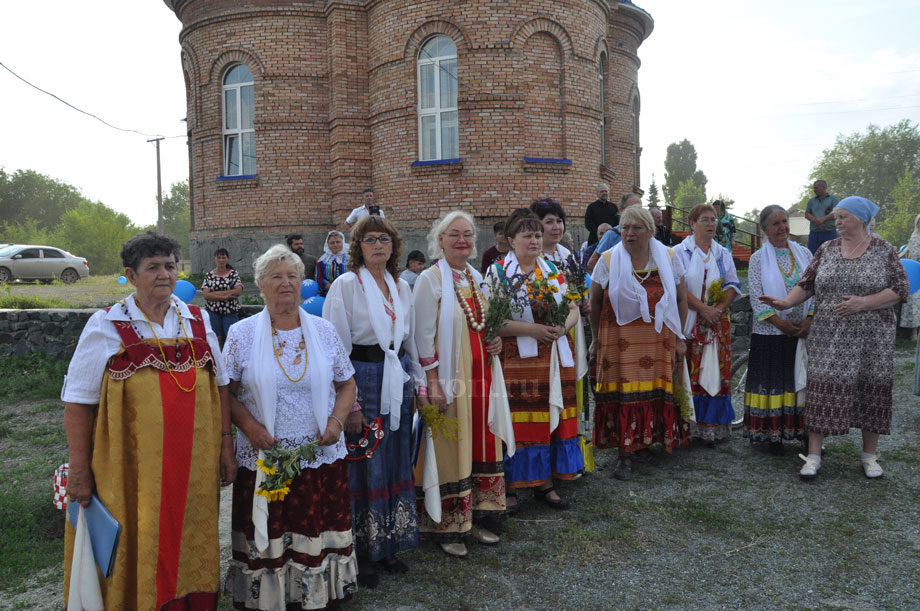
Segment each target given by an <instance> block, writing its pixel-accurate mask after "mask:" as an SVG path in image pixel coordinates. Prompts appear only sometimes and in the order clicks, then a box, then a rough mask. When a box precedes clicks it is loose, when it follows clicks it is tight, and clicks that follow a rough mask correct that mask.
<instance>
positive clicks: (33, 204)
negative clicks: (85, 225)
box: [0, 169, 88, 230]
mask: <svg viewBox="0 0 920 611" xmlns="http://www.w3.org/2000/svg"><path fill="white" fill-rule="evenodd" d="M86 201H88V200H87V199H86V198H85V197H83V195H82V194H81V193H80V191H79V190H78V189H77V188H76V187H73V186H71V185H68V184H67V183H64V182H61V181H59V180H54V179H53V178H49V177H47V176H45V175H43V174H39V173H38V172H35V171H33V170H17V171H16V172H14V173H12V174H7V173H6V172H5V171H4V170H2V169H0V219H3V220H4V221H5V222H7V223H17V224H20V223H24V222H25V221H27V220H30V219H31V220H34V221H35V222H36V224H37V227H39V228H40V229H49V230H50V229H52V228H53V227H55V226H56V225H57V224H58V223H59V222H60V220H61V217H62V216H63V215H64V213H65V212H67V211H68V210H73V209H74V208H76V207H77V206H78V205H80V204H82V203H84V202H86Z"/></svg>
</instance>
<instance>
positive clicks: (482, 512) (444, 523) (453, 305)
mask: <svg viewBox="0 0 920 611" xmlns="http://www.w3.org/2000/svg"><path fill="white" fill-rule="evenodd" d="M475 244H476V225H475V224H474V221H473V217H472V216H470V215H469V214H467V213H466V212H459V211H455V212H450V213H448V214H447V215H445V216H444V218H442V219H441V220H439V221H438V222H437V223H435V225H434V227H432V229H431V232H430V233H429V234H428V254H429V256H430V257H431V259H432V260H438V264H437V265H435V266H433V267H430V268H428V269H426V270H425V271H423V272H422V273H421V274H420V275H419V277H418V279H417V280H416V281H415V291H414V292H413V297H414V301H415V345H416V346H417V347H418V355H419V363H420V364H421V366H422V369H423V370H424V371H425V375H426V378H427V382H426V386H427V388H425V387H423V388H422V389H420V390H419V394H420V395H422V394H425V392H424V391H426V390H427V396H428V401H429V402H430V403H431V404H433V405H437V406H438V408H439V409H441V411H442V412H444V413H445V414H446V416H447V417H448V418H453V419H455V420H457V421H458V423H459V429H458V431H457V432H458V435H457V436H458V439H456V440H451V439H447V438H445V437H444V436H443V435H439V436H438V437H436V438H435V439H434V441H433V443H434V451H435V455H436V457H437V465H438V483H439V489H440V494H439V495H438V497H439V499H438V502H439V505H440V514H441V515H440V520H439V521H435V520H434V519H433V518H432V517H431V516H430V514H429V512H428V511H427V510H426V501H427V502H431V501H429V500H428V499H426V495H425V491H424V490H423V482H424V477H423V470H424V452H425V449H424V448H423V449H422V453H423V455H422V456H420V457H419V460H418V464H417V465H416V469H415V498H416V500H417V502H416V506H417V510H418V515H419V533H420V535H421V537H422V538H427V539H430V540H432V541H435V542H437V543H439V544H440V545H441V547H442V549H443V550H444V551H445V552H446V553H447V554H449V555H452V556H465V555H466V554H467V544H468V542H469V540H470V539H471V538H472V539H474V540H476V541H477V542H479V543H482V544H486V545H491V544H495V543H498V540H499V538H498V535H497V534H496V533H497V532H498V530H499V527H500V525H501V515H502V513H503V512H504V510H505V475H504V468H503V466H502V443H501V440H500V439H498V438H497V437H496V436H495V435H493V434H492V433H491V432H490V431H489V424H488V416H489V391H490V387H491V385H492V369H491V367H490V365H489V360H490V356H493V355H497V354H498V353H499V352H501V349H502V340H501V338H500V337H496V338H494V339H493V340H492V341H491V342H489V343H486V341H485V331H484V327H481V325H482V323H483V321H484V320H485V304H486V303H487V302H486V300H485V298H484V297H483V296H482V293H481V292H480V285H481V284H482V277H481V276H480V275H479V272H478V271H476V269H475V268H473V267H472V266H471V265H470V264H469V263H468V259H470V258H471V257H475V256H476V249H475Z"/></svg>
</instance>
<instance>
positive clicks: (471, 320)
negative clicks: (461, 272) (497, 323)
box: [454, 268, 486, 333]
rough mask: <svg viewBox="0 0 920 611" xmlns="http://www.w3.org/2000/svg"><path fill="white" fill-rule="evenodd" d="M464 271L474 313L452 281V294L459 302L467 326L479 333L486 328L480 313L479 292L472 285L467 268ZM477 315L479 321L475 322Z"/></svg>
mask: <svg viewBox="0 0 920 611" xmlns="http://www.w3.org/2000/svg"><path fill="white" fill-rule="evenodd" d="M465 271H466V281H467V282H469V283H470V291H471V292H472V293H473V302H474V303H475V304H476V312H475V313H474V312H473V310H472V308H470V304H469V303H467V301H466V299H464V298H463V295H462V294H461V292H460V287H459V286H458V285H457V282H456V281H454V293H455V294H456V295H457V301H459V302H460V308H461V309H462V310H463V315H464V316H465V317H466V322H467V324H469V326H470V328H471V329H472V330H473V331H475V332H476V333H479V332H480V331H482V330H483V329H485V328H486V320H485V316H484V315H483V312H482V310H483V308H482V298H481V297H480V296H479V291H477V290H476V285H475V284H474V283H473V278H472V277H471V276H470V270H469V268H467V269H466V270H465ZM477 315H478V317H479V320H476V317H477Z"/></svg>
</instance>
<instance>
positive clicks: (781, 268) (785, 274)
mask: <svg viewBox="0 0 920 611" xmlns="http://www.w3.org/2000/svg"><path fill="white" fill-rule="evenodd" d="M776 250H777V251H779V249H776ZM789 258H790V259H792V267H790V268H789V271H788V272H787V271H786V270H784V269H783V266H782V265H780V263H779V257H776V267H778V268H779V271H780V273H781V274H782V275H783V277H784V278H791V277H792V275H793V274H795V254H794V253H793V252H792V249H791V248H790V249H789Z"/></svg>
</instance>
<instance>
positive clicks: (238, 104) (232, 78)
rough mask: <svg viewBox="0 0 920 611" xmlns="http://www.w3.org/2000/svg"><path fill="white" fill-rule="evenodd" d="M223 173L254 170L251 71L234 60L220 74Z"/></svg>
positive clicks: (241, 172)
mask: <svg viewBox="0 0 920 611" xmlns="http://www.w3.org/2000/svg"><path fill="white" fill-rule="evenodd" d="M223 92H224V121H223V128H222V132H223V136H224V176H251V175H253V174H255V173H256V133H255V130H254V129H253V123H254V118H255V98H254V93H253V83H252V72H251V71H250V70H249V68H247V67H246V66H245V65H243V64H234V65H233V66H231V67H230V69H229V70H227V73H226V74H225V75H224V86H223Z"/></svg>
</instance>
